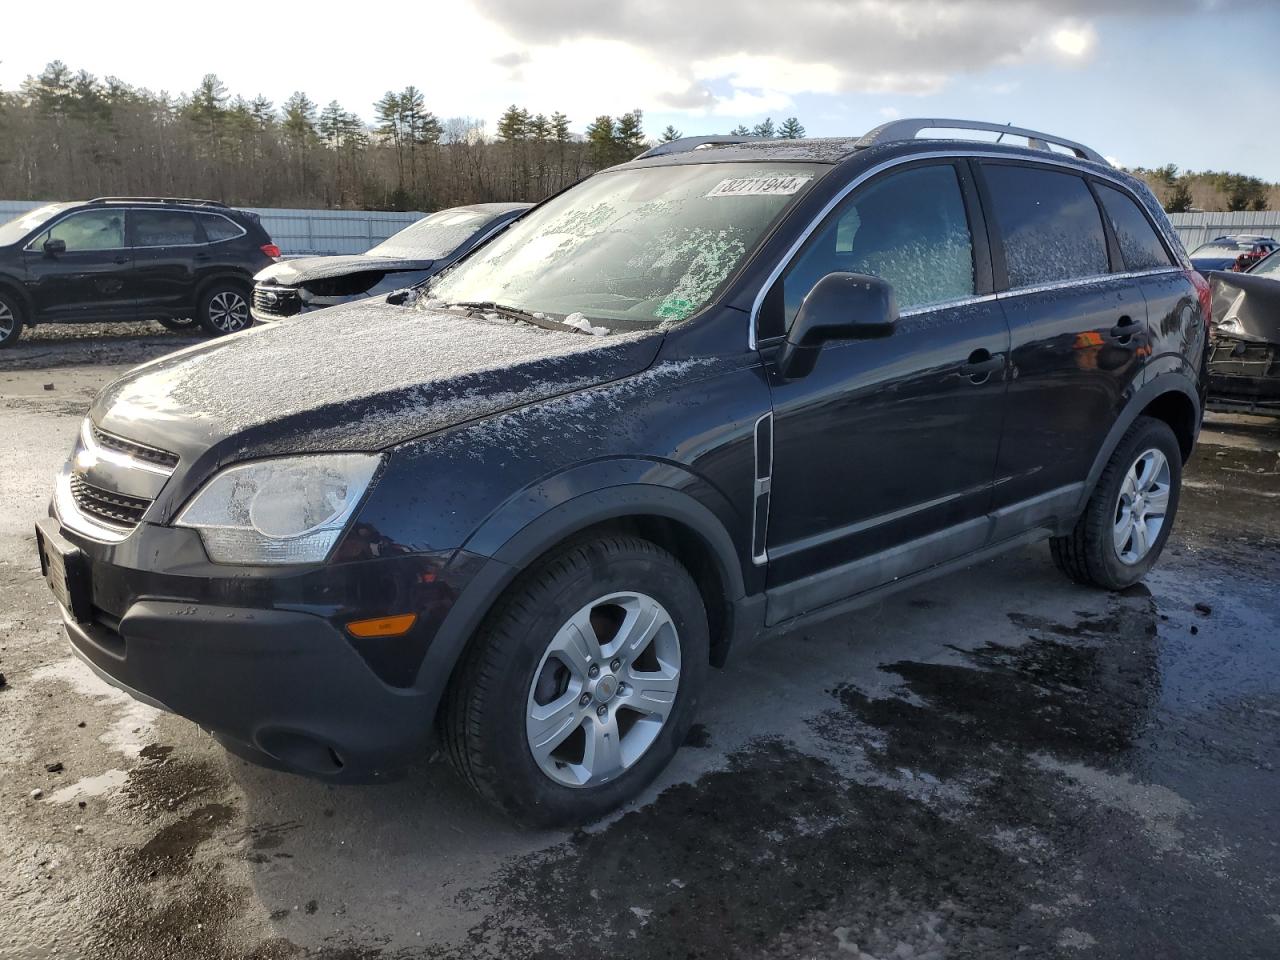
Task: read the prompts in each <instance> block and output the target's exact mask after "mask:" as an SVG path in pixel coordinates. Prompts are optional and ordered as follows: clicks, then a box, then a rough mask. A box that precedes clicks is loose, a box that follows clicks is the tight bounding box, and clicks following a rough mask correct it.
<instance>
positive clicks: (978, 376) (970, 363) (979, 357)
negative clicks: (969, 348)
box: [960, 349, 1004, 384]
mask: <svg viewBox="0 0 1280 960" xmlns="http://www.w3.org/2000/svg"><path fill="white" fill-rule="evenodd" d="M1003 369H1004V354H1003V353H992V352H991V351H990V350H982V349H979V350H975V351H973V353H971V354H969V359H968V360H966V361H965V362H964V363H962V364H961V365H960V375H961V376H962V377H968V378H969V381H970V382H971V383H977V384H983V383H986V382H987V380H989V379H990V378H991V374H993V373H995V372H996V371H997V370H1003Z"/></svg>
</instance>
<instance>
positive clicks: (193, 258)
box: [129, 208, 210, 316]
mask: <svg viewBox="0 0 1280 960" xmlns="http://www.w3.org/2000/svg"><path fill="white" fill-rule="evenodd" d="M129 241H130V244H131V246H132V250H133V270H134V276H135V278H136V279H135V288H136V290H137V301H138V313H139V314H140V315H142V316H151V315H158V316H185V315H186V314H187V313H188V312H189V311H190V309H191V308H192V307H193V306H194V300H195V287H196V268H197V265H198V264H199V263H201V262H202V261H207V260H209V259H210V254H209V251H208V245H207V244H206V243H205V235H204V232H203V230H202V229H201V228H200V227H199V226H198V225H197V223H196V218H195V215H194V214H192V213H190V212H188V211H186V210H166V209H163V208H160V209H155V210H131V211H129Z"/></svg>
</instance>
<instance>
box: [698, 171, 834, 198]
mask: <svg viewBox="0 0 1280 960" xmlns="http://www.w3.org/2000/svg"><path fill="white" fill-rule="evenodd" d="M812 179H813V177H812V176H808V175H806V176H784V177H730V178H728V179H727V180H721V181H720V182H719V183H717V184H716V185H715V186H714V187H712V188H711V190H710V192H709V193H708V194H707V196H708V197H768V196H775V197H776V196H787V195H790V194H793V193H796V192H797V191H799V190H800V189H801V188H802V187H803V186H804V185H805V184H806V183H808V182H809V181H810V180H812Z"/></svg>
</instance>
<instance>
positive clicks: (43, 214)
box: [0, 203, 67, 247]
mask: <svg viewBox="0 0 1280 960" xmlns="http://www.w3.org/2000/svg"><path fill="white" fill-rule="evenodd" d="M66 207H67V205H66V204H65V203H51V204H49V205H47V206H44V207H37V208H36V209H35V210H28V211H27V212H26V213H23V214H19V215H18V216H16V217H14V218H13V219H12V220H10V221H9V222H8V223H4V224H0V247H7V246H9V244H11V243H17V242H18V241H19V240H21V239H22V238H23V237H25V236H26V235H27V234H28V233H30V232H31V231H32V230H34V229H35V228H36V227H38V226H40V225H41V224H42V223H44V222H45V221H46V220H50V219H52V218H53V216H54V214H56V213H58V212H60V211H62V210H65V209H66Z"/></svg>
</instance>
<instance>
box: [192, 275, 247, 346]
mask: <svg viewBox="0 0 1280 960" xmlns="http://www.w3.org/2000/svg"><path fill="white" fill-rule="evenodd" d="M196 316H197V317H198V318H199V320H200V326H202V327H203V328H204V331H205V333H207V334H209V335H210V336H212V337H225V336H226V335H227V334H230V333H239V332H240V331H241V330H247V329H249V327H251V326H253V317H252V316H250V314H249V285H248V284H247V283H241V282H240V281H238V280H217V281H215V282H213V283H211V284H209V286H207V287H205V288H204V290H202V291H201V292H200V302H199V304H198V306H197V308H196Z"/></svg>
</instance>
